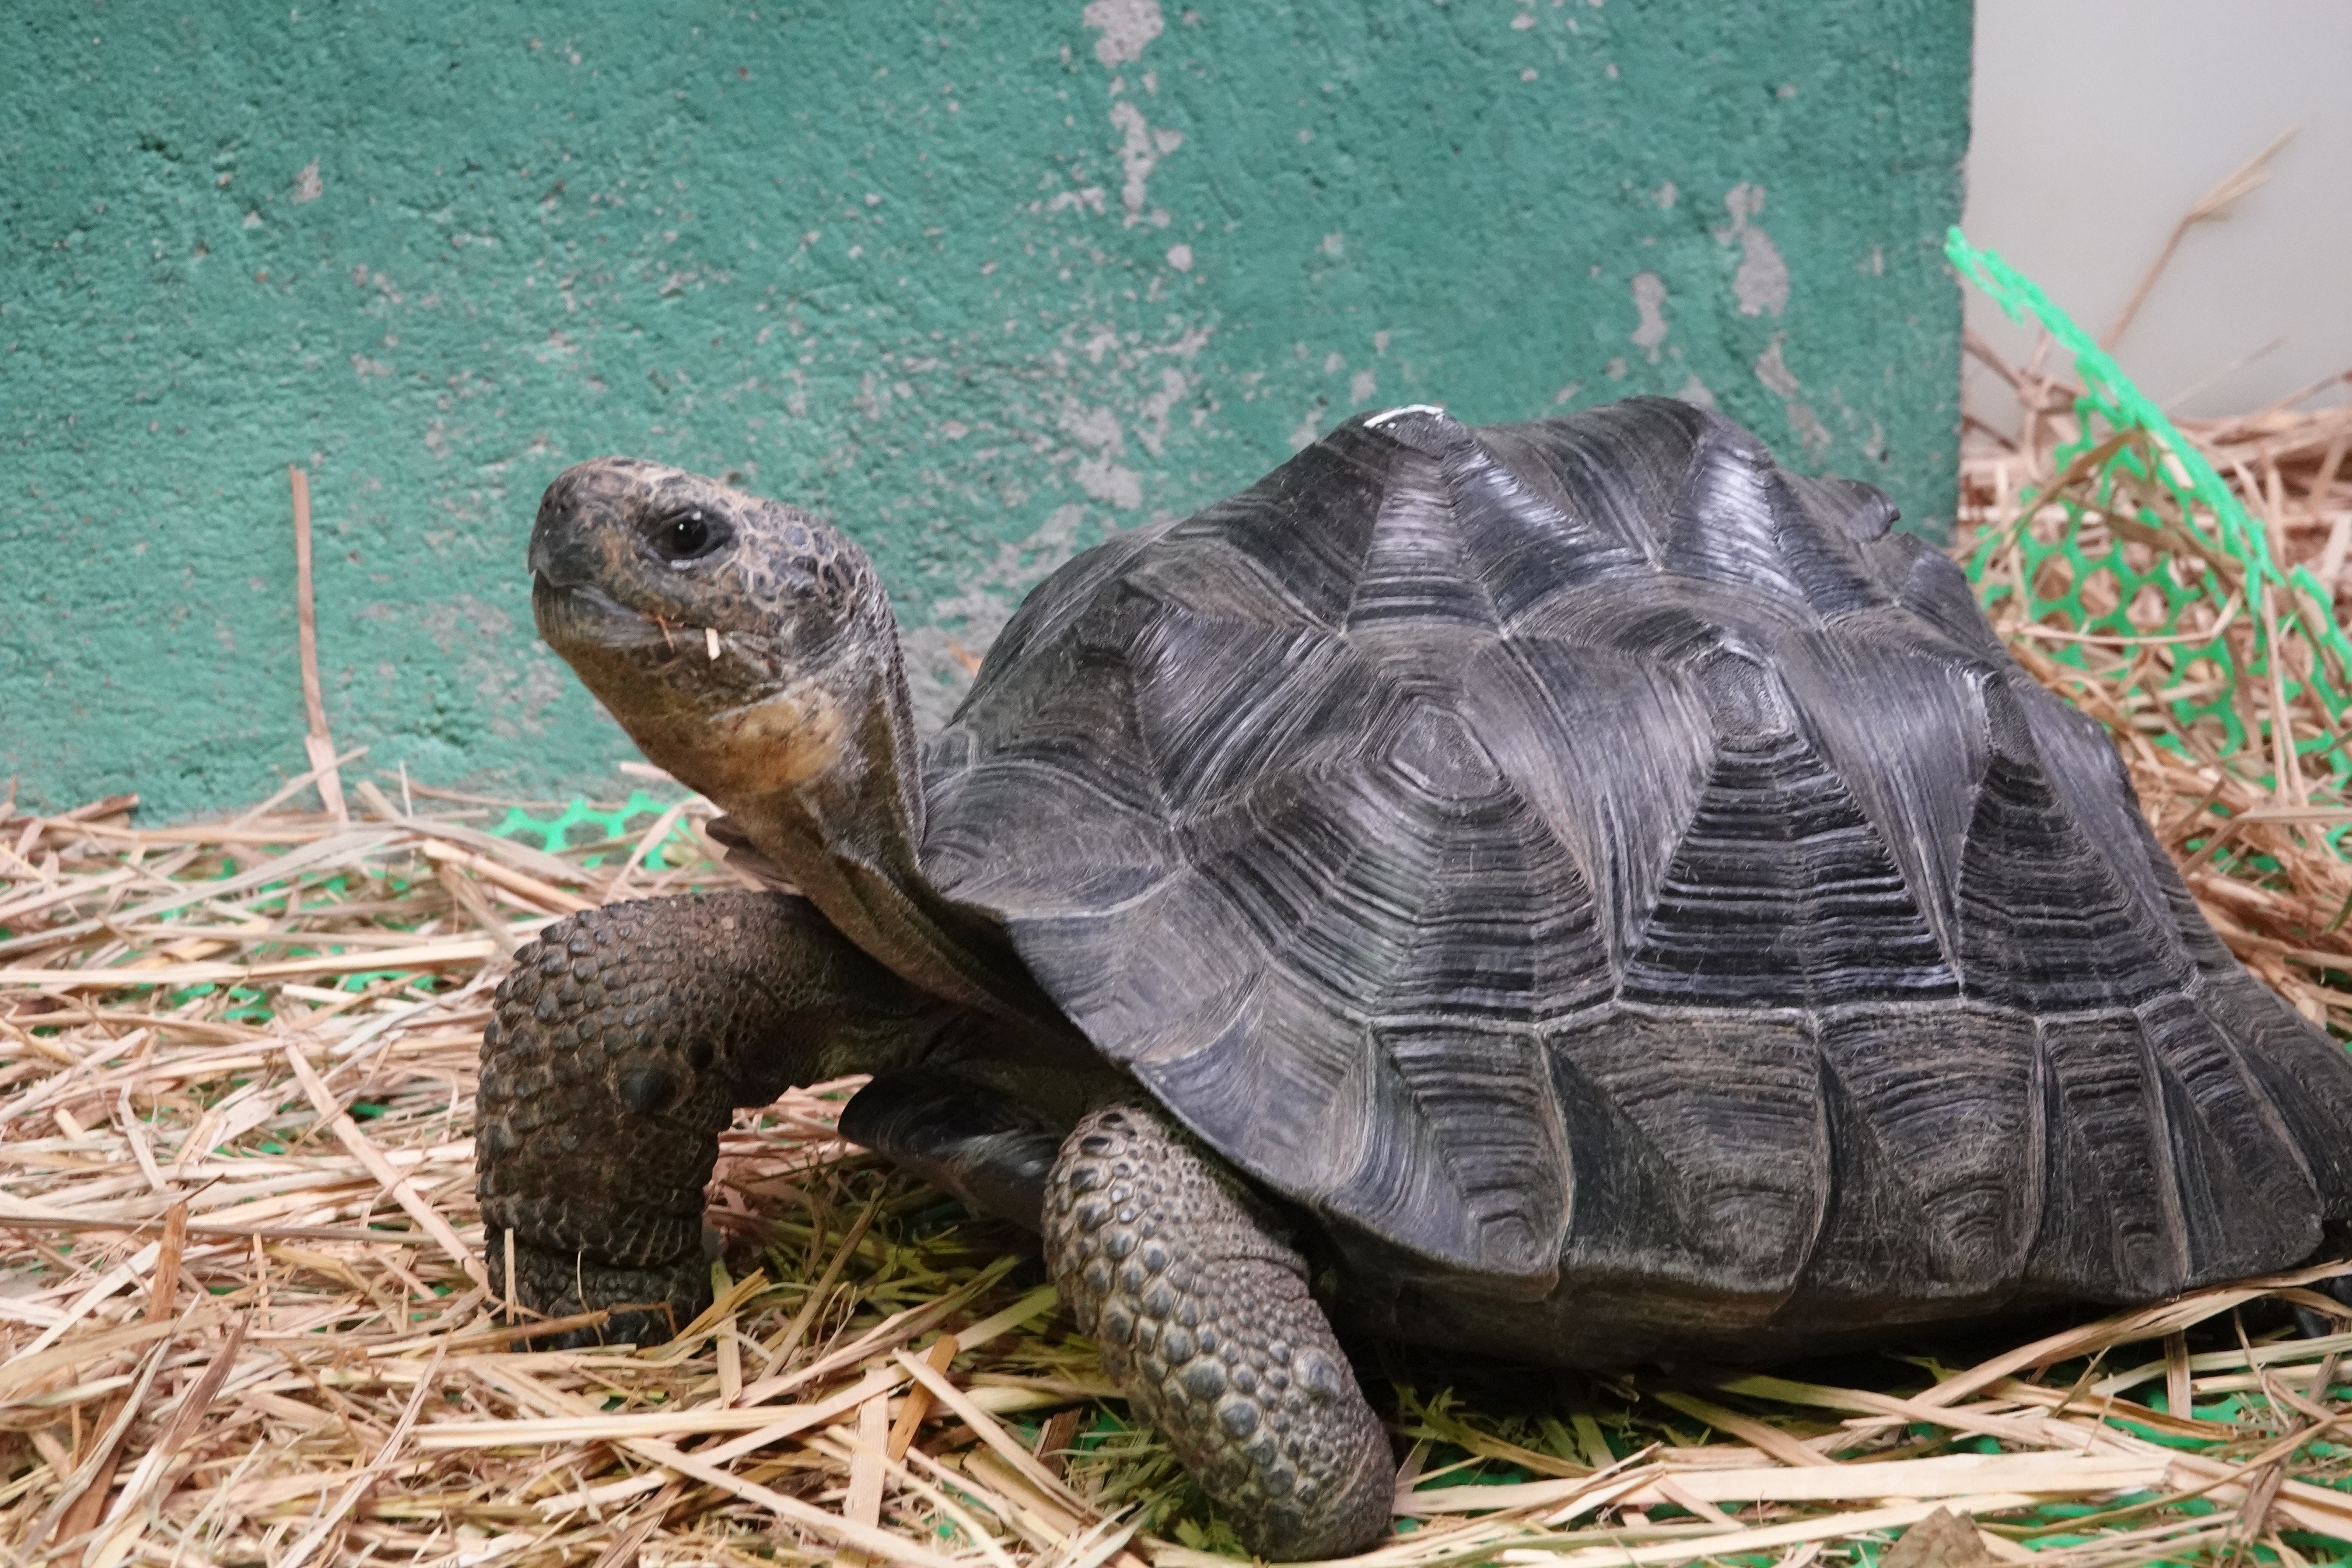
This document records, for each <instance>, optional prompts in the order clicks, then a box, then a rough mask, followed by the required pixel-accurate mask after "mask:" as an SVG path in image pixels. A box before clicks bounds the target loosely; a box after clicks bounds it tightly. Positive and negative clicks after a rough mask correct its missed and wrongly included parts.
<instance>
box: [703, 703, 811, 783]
mask: <svg viewBox="0 0 2352 1568" xmlns="http://www.w3.org/2000/svg"><path fill="white" fill-rule="evenodd" d="M843 728H844V726H843V723H842V717H841V709H840V706H839V705H838V704H837V703H835V701H834V700H833V699H832V698H831V697H829V696H827V695H826V694H825V693H824V692H823V691H821V690H819V689H817V688H816V687H815V686H814V684H809V685H803V686H799V687H795V688H793V689H790V690H787V691H785V692H783V693H782V695H780V696H777V697H773V698H771V699H770V700H767V701H765V702H761V703H759V704H757V705H755V706H753V707H750V708H738V709H736V710H734V711H733V712H731V713H727V714H724V715H721V716H720V717H719V719H718V720H717V721H715V722H714V723H713V724H712V726H711V731H712V733H711V737H710V742H709V746H708V747H707V748H706V749H705V750H704V753H703V759H702V760H703V763H704V766H703V769H702V770H701V771H702V772H703V773H705V774H706V776H709V778H710V779H711V781H712V784H713V785H714V787H713V788H712V789H711V790H710V792H709V793H710V794H711V795H712V796H713V797H714V798H717V797H720V796H724V795H767V794H771V793H772V792H774V791H776V790H782V789H790V788H792V787H793V785H795V784H804V783H806V782H807V781H808V780H810V779H813V778H814V777H816V775H817V774H819V773H823V772H824V771H825V770H826V769H827V768H830V767H831V766H833V764H834V763H836V762H838V761H839V760H840V759H841V743H842V731H843Z"/></svg>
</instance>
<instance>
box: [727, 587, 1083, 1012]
mask: <svg viewBox="0 0 2352 1568" xmlns="http://www.w3.org/2000/svg"><path fill="white" fill-rule="evenodd" d="M861 619H863V620H865V621H866V626H864V628H863V630H864V631H865V633H866V635H864V636H862V637H856V638H854V639H852V643H851V646H852V647H853V649H854V651H853V652H852V653H851V654H850V655H849V656H848V657H847V658H844V659H843V660H841V661H840V662H838V663H837V664H835V666H834V668H832V669H831V670H829V671H828V672H827V673H826V675H825V677H824V678H823V679H822V681H821V682H820V684H821V686H822V688H823V693H822V700H821V701H819V702H818V703H816V704H815V705H814V712H813V714H812V717H811V720H810V722H812V723H814V724H817V725H820V726H822V727H824V729H826V730H827V731H830V733H828V734H827V735H826V737H825V745H824V750H825V751H826V752H829V753H830V755H829V757H828V758H827V760H826V761H825V762H824V764H823V765H822V766H819V767H817V768H815V769H814V771H812V772H810V773H807V774H806V775H805V776H803V777H801V778H799V779H797V780H796V781H794V782H793V783H790V784H782V785H781V786H779V787H775V788H772V789H767V790H760V791H747V792H743V793H740V794H732V793H730V797H729V798H723V799H721V800H719V804H720V805H724V806H725V807H726V808H727V813H728V815H729V816H731V817H733V818H734V819H735V820H736V822H737V823H738V824H740V826H741V827H742V829H743V832H744V834H745V836H746V837H749V838H750V839H751V844H752V847H754V848H756V849H758V850H759V851H760V853H761V855H763V856H765V857H767V858H769V859H770V860H772V861H773V862H774V863H775V865H776V866H777V867H778V868H780V869H782V871H783V872H784V874H785V875H786V876H788V877H790V878H791V879H793V883H794V884H795V885H796V886H797V887H798V888H799V889H801V891H802V893H803V895H804V896H805V897H806V898H807V899H808V900H809V901H810V902H812V903H814V904H815V905H816V907H817V908H818V909H820V910H823V911H824V915H825V918H826V919H828V920H830V921H833V923H834V924H835V926H836V927H838V928H839V929H840V931H842V933H843V934H844V935H845V936H847V937H848V938H849V939H850V940H851V941H852V942H856V943H857V945H858V946H859V947H861V948H864V949H865V950H866V952H870V953H872V954H873V955H874V956H875V957H876V958H877V959H880V960H881V961H882V962H883V963H886V964H887V965H889V966H890V968H892V969H893V970H895V971H897V972H898V973H899V974H901V975H903V976H905V977H906V978H907V979H908V980H909V981H911V982H913V983H914V984H917V985H919V986H921V987H922V988H923V989H924V990H926V991H929V992H930V993H931V994H934V995H937V996H942V997H945V998H947V999H949V1000H950V1001H954V1002H961V1003H962V1004H964V1005H967V1006H971V1007H976V1008H979V1009H981V1010H982V1011H983V1012H987V1013H992V1014H994V1015H997V1016H1003V1017H1013V1018H1025V1017H1030V1016H1034V1014H1035V1012H1036V1008H1037V1005H1038V1000H1039V998H1038V995H1037V993H1036V990H1035V987H1034V983H1032V982H1031V981H1030V980H1029V978H1028V976H1027V973H1026V972H1025V971H1024V970H1023V969H1022V967H1021V965H1020V963H1019V961H1018V959H1017V958H1015V957H1014V955H1013V952H1012V948H1011V945H1010V944H1009V943H1008V942H1006V941H1005V939H1004V935H1003V931H1001V930H1000V929H999V928H997V927H996V926H995V924H994V923H993V922H992V921H988V920H986V919H985V918H983V917H981V916H979V915H977V914H976V913H975V912H973V911H971V910H968V909H965V908H964V907H962V906H961V905H958V904H957V903H955V902H954V901H953V900H950V899H948V898H946V897H944V896H943V895H941V894H940V891H939V890H938V889H936V888H934V887H932V885H931V883H930V879H929V878H928V877H927V876H925V875H924V872H923V867H922V842H923V820H924V811H923V777H922V759H921V751H920V747H919V745H918V743H917V742H916V739H915V726H914V716H913V708H912V704H911V703H910V702H909V700H908V694H907V678H906V670H905V666H904V664H903V661H902V659H901V657H900V653H899V647H898V623H897V620H896V618H895V617H894V616H892V615H891V613H890V606H889V601H888V600H887V598H886V597H885V596H884V595H883V594H882V591H881V589H880V587H879V586H878V585H877V586H875V587H874V589H873V590H872V593H871V595H870V599H869V602H868V604H867V605H866V606H864V607H863V608H862V609H861ZM1049 1011H1050V1010H1049Z"/></svg>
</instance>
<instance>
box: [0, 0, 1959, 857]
mask: <svg viewBox="0 0 2352 1568" xmlns="http://www.w3.org/2000/svg"><path fill="white" fill-rule="evenodd" d="M8 12H9V16H8V26H7V28H6V35H7V36H6V42H5V47H0V201H5V249H0V405H5V420H4V421H0V479H5V485H0V775H5V774H11V773H13V774H17V775H21V779H22V784H21V788H22V790H23V793H24V795H25V797H26V799H27V800H28V801H30V802H34V803H37V804H42V805H52V806H54V805H66V804H70V803H72V802H74V801H76V800H79V799H84V798H88V797H90V796H93V795H100V794H102V793H106V792H109V791H112V790H116V789H136V790H138V791H140V792H141V793H142V795H144V796H145V797H146V799H147V801H148V803H149V805H150V807H151V808H152V810H153V811H154V812H155V813H157V814H159V815H167V816H168V815H171V814H176V813H183V812H189V811H195V810H200V809H205V808H213V807H219V806H223V805H230V804H234V803H236V802H239V801H244V800H249V799H251V798H253V797H255V796H257V795H259V794H261V793H263V792H265V791H267V790H268V789H269V788H271V787H272V786H273V785H274V784H276V783H277V782H278V780H280V779H282V778H284V777H287V776H290V775H291V774H293V773H299V772H300V771H301V770H302V769H303V767H304V766H305V765H306V764H305V763H303V761H302V753H301V746H300V733H301V730H302V724H303V720H302V701H301V692H300V686H299V677H298V667H297V662H296V654H295V632H294V614H293V587H292V583H293V562H292V547H291V534H290V522H289V504H288V500H287V481H286V475H285V465H286V464H287V463H288V462H289V461H295V462H299V463H302V464H304V465H306V466H307V467H308V468H310V470H311V473H312V486H313V494H314V497H315V503H316V507H317V511H318V527H319V539H320V546H319V569H318V570H319V578H318V582H319V595H320V646H321V656H322V663H323V666H324V668H325V675H326V685H327V688H328V691H327V705H328V710H329V713H330V715H331V720H332V721H333V727H334V731H335V734H336V738H337V740H338V742H340V743H341V744H344V745H350V744H352V743H356V742H369V743H371V744H372V745H373V752H372V753H371V756H370V758H369V760H368V763H366V764H365V768H367V769H371V770H372V769H373V768H376V767H383V768H390V767H392V766H393V765H394V763H400V762H403V761H404V762H405V763H406V764H407V766H408V768H409V769H410V771H411V772H412V773H414V774H415V775H416V776H418V777H421V778H424V779H427V780H433V781H439V782H457V781H460V780H464V779H468V778H472V779H479V780H483V781H490V780H497V781H500V782H504V783H508V784H528V785H532V786H545V785H553V784H562V782H564V781H567V780H570V781H579V780H583V779H586V778H589V777H592V776H593V775H595V774H598V773H603V772H604V769H605V768H607V767H608V766H609V764H610V763H611V762H612V761H613V760H614V759H615V758H617V757H620V756H623V755H626V754H628V752H627V747H626V745H625V742H624V741H623V740H622V737H621V735H620V733H619V731H617V729H615V728H614V726H613V725H612V724H611V723H610V722H609V721H606V720H604V718H603V717H602V716H601V715H599V714H597V713H596V712H595V711H594V710H593V707H592V705H591V704H590V703H589V701H588V700H587V699H586V698H585V697H584V696H583V694H582V693H581V692H580V690H579V689H578V688H577V687H576V686H575V684H574V683H573V682H572V679H571V678H570V676H569V675H568V673H567V672H566V671H565V670H564V669H563V668H562V667H561V666H560V665H558V664H557V663H556V662H555V660H554V659H553V658H551V656H549V655H548V654H547V653H545V652H544V651H543V650H541V648H540V647H538V646H537V643H536V641H535V639H534V637H533V635H532V631H531V626H530V608H529V600H528V594H527V585H526V583H525V579H524V576H523V573H522V570H521V555H522V545H523V541H524V538H525V536H526V533H527V531H528V530H529V528H530V519H531V512H532V509H533V507H534V505H535V503H536V501H537V499H538V495H539V492H540V489H541V486H542V485H544V484H545V483H546V481H547V480H548V479H549V478H550V477H551V476H552V475H553V474H554V473H555V472H556V471H557V470H558V469H559V468H562V467H563V466H564V465H566V464H568V463H571V462H572V461H575V460H577V459H579V458H585V457H589V456H592V455H593V454H597V453H604V452H628V453H635V454H638V455H642V456H647V457H653V458H661V459H664V460H667V461H670V462H675V463H679V464H684V465H688V466H691V467H696V468H702V469H704V470H706V471H711V472H729V471H732V472H734V473H737V474H740V476H741V478H742V480H743V482H744V483H746V484H748V485H750V486H751V487H752V488H754V489H762V490H765V491H768V492H770V493H773V494H778V495H783V496H789V497H791V498H793V499H794V500H800V501H803V502H804V503H806V504H809V505H812V506H814V507H815V508H817V509H819V510H822V511H824V512H825V513H827V514H829V515H831V516H832V517H834V518H835V519H836V520H837V521H841V522H843V523H845V525H846V526H847V527H848V528H849V529H850V530H851V531H853V532H854V533H855V534H856V536H857V537H858V538H859V539H861V540H863V541H864V542H866V545H867V546H868V547H869V548H870V549H871V550H872V551H873V552H874V554H875V555H876V557H877V560H878V561H879V563H880V564H881V567H882V570H883V572H884V574H885V576H886V579H887V582H888V583H889V584H890V586H891V590H892V592H893V594H894V595H896V597H897V601H898V606H899V609H900V613H901V615H902V616H903V617H904V618H905V619H906V621H907V622H908V625H909V626H911V627H913V628H915V630H914V633H913V637H912V647H913V652H914V656H915V663H916V668H915V669H914V670H913V672H912V673H913V676H914V679H915V683H916V686H917V688H918V689H919V691H920V692H921V693H923V697H922V701H923V703H924V705H925V707H926V709H927V710H928V711H929V714H930V715H931V716H932V717H933V718H934V719H936V718H937V717H938V716H940V715H943V714H944V712H945V711H946V710H947V709H948V708H949V707H950V706H951V704H952V701H953V700H954V697H955V693H956V689H957V683H958V682H959V681H960V679H961V670H960V669H959V668H958V666H957V664H956V661H955V659H954V658H952V654H953V652H954V649H955V647H964V648H971V649H977V648H980V647H984V646H985V645H986V643H987V641H988V639H989V637H991V636H992V633H993V632H994V630H995V628H996V627H997V626H999V625H1000V624H1001V623H1002V621H1003V617H1004V616H1005V615H1006V614H1007V613H1008V612H1009V610H1010V608H1011V606H1012V605H1013V604H1014V603H1016V602H1017V601H1018V599H1019V597H1020V595H1021V594H1022V593H1023V592H1024V590H1025V589H1026V588H1027V587H1028V586H1029V585H1030V584H1033V583H1034V582H1035V581H1037V580H1038V578H1040V577H1041V576H1042V575H1043V574H1045V572H1046V571H1047V570H1048V569H1050V568H1051V567H1052V566H1053V565H1054V564H1055V563H1057V562H1059V561H1061V560H1063V559H1065V558H1066V557H1067V556H1068V555H1069V554H1070V553H1071V552H1074V551H1076V550H1077V549H1080V548H1082V547H1084V546H1086V545H1087V544H1089V543H1091V542H1094V541H1096V540H1097V539H1099V538H1101V537H1103V536H1104V534H1105V533H1106V532H1107V531H1110V530H1113V529H1117V528H1121V527H1125V526H1129V525H1130V524H1133V523H1137V522H1140V521H1145V520H1147V519H1150V518H1151V517H1154V516H1157V515H1161V514H1164V513H1170V512H1182V511H1184V510H1189V509H1191V508H1192V507H1194V506H1196V505H1198V504H1200V503H1202V502H1203V501H1205V500H1211V499H1213V498H1214V497H1216V496H1218V495H1221V494H1223V493H1225V492H1227V491H1229V490H1231V489H1235V488H1237V487H1239V486H1241V485H1243V484H1244V483H1246V482H1247V481H1249V480H1251V479H1255V477H1256V476H1257V475H1258V474H1260V473H1261V472H1263V471H1264V470H1265V468H1268V467H1270V466H1271V465H1273V464H1274V463H1276V461H1278V460H1279V459H1280V458H1282V457H1283V456H1284V455H1285V454H1286V452H1288V451H1289V450H1290V449H1291V448H1292V447H1295V446H1296V445H1297V444H1299V443H1301V442H1303V441H1304V440H1306V439H1307V437H1309V436H1310V435H1311V434H1312V433H1313V432H1315V431H1317V430H1318V429H1323V428H1328V426H1330V425H1332V424H1333V423H1334V422H1336V421H1337V420H1339V419H1340V418H1342V417H1344V416H1346V415H1348V414H1349V412H1351V411H1353V410H1357V409H1360V408H1365V407H1374V406H1383V405H1391V404H1395V403H1402V402H1415V401H1431V402H1444V403H1445V404H1447V405H1450V406H1451V407H1452V408H1453V409H1454V411H1455V412H1456V413H1458V414H1460V415H1462V416H1465V417H1466V418H1470V419H1473V420H1501V419H1512V418H1522V417H1526V416H1531V415H1537V414H1540V413H1542V412H1544V411H1546V410H1548V409H1551V408H1554V407H1558V406H1568V405H1580V404H1588V403H1593V402H1599V401H1604V400H1607V399H1609V398H1612V397H1616V396H1620V395H1626V394H1631V393H1636V392H1665V393H1676V392H1680V393H1683V394H1684V395H1697V396H1711V397H1712V398H1714V400H1715V401H1716V402H1717V404H1718V405H1720V406H1721V407H1723V408H1724V409H1725V410H1726V411H1727V412H1729V413H1731V414H1733V415H1734V416H1737V417H1738V418H1741V419H1743V420H1745V421H1747V422H1748V423H1749V424H1750V425H1752V426H1755V427H1756V428H1757V429H1759V431H1760V432H1762V433H1763V434H1764V436H1765V437H1766V438H1767V439H1768V440H1769V441H1771V442H1772V443H1773V444H1774V445H1775V446H1776V447H1778V448H1779V449H1780V452H1781V453H1782V454H1783V456H1784V457H1785V458H1789V459H1790V460H1792V461H1795V462H1797V463H1800V464H1801V465H1804V466H1807V467H1827V468H1838V469H1841V470H1843V471H1845V472H1849V473H1853V474H1857V475H1861V476H1864V477H1867V478H1870V479H1875V480H1877V481H1878V482H1880V483H1882V484H1885V485H1886V486H1887V487H1888V488H1889V489H1893V490H1894V491H1895V493H1896V495H1897V496H1898V498H1899V499H1900V500H1901V501H1902V504H1903V506H1904V509H1905V510H1906V514H1907V515H1908V516H1909V517H1910V519H1912V520H1913V521H1914V522H1915V523H1917V524H1922V525H1925V526H1927V527H1929V528H1935V527H1938V526H1940V525H1941V523H1942V521H1943V520H1944V519H1945V518H1947V517H1948V514H1949V506H1950V496H1951V491H1952V479H1953V461H1954V445H1955V433H1956V426H1957V419H1958V410H1957V384H1958V375H1957V366H1956V355H1957V337H1958V296H1957V290H1956V287H1955V285H1954V284H1953V282H1952V281H1951V280H1950V279H1949V277H1948V274H1947V272H1946V271H1945V268H1944V266H1943V263H1942V261H1941V259H1940V256H1939V253H1938V250H1937V246H1938V243H1939V237H1940V235H1941V233H1942V230H1943V227H1944V226H1945V225H1946V224H1947V223H1948V222H1949V221H1951V220H1952V219H1953V217H1954V216H1956V214H1957V212H1958V200H1959V176H1958V166H1959V162H1960V157H1961V153H1962V151H1963V148H1964V143H1965V141H1966V134H1967V110H1966V89H1967V84H1968V80H1969V54H1968V50H1969V8H1968V4H1967V0H1676V3H1666V0H1654V3H1650V4H1643V3H1640V0H1605V3H1604V0H1452V3H1450V4H1436V3H1433V0H1288V3H1279V0H1199V4H1198V5H1197V6H1196V7H1192V8H1187V6H1186V5H1185V4H1184V0H1166V4H1165V5H1161V4H1157V3H1155V0H1091V3H1087V0H926V3H924V4H909V5H900V4H895V3H892V0H865V3H863V4H853V3H850V0H835V3H830V4H785V5H778V4H774V3H772V0H766V3H760V4H754V5H718V4H689V3H686V0H626V3H622V0H611V3H606V4H598V5H572V6H568V7H557V6H554V5H511V4H486V3H482V4H471V5H467V4H458V3H456V0H405V3H404V4H400V5H372V4H359V3H352V4H332V3H330V4H319V3H317V0H305V3H304V4H302V5H299V6H297V7H293V8H289V7H288V6H287V5H283V4H277V5H258V4H253V3H248V0H231V3H226V4H211V5H203V6H184V5H177V6H175V5H163V4H160V3H147V0H136V3H128V4H125V3H121V0H110V3H106V4H93V3H90V0H76V3H70V4H68V3H67V0H13V3H12V4H11V5H9V7H8ZM951 645H952V646H951Z"/></svg>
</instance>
